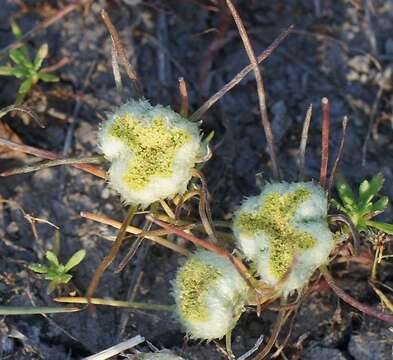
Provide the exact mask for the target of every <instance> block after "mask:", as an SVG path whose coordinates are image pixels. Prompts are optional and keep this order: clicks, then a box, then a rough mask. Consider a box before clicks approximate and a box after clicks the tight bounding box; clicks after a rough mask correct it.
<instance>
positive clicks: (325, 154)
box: [319, 97, 330, 188]
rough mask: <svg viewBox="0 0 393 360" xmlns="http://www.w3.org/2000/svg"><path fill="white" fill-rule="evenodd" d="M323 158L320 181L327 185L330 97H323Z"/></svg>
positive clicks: (324, 185) (323, 185)
mask: <svg viewBox="0 0 393 360" xmlns="http://www.w3.org/2000/svg"><path fill="white" fill-rule="evenodd" d="M322 116H323V118H322V158H321V169H320V174H319V182H320V184H321V186H322V187H323V188H325V187H326V177H327V170H328V161H329V130H330V106H329V100H328V98H326V97H324V98H322Z"/></svg>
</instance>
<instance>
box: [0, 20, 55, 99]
mask: <svg viewBox="0 0 393 360" xmlns="http://www.w3.org/2000/svg"><path fill="white" fill-rule="evenodd" d="M11 29H12V33H13V34H14V36H15V38H16V39H20V38H21V37H22V35H23V34H22V31H21V29H20V27H19V26H18V24H17V23H16V22H15V21H14V20H12V21H11ZM8 55H9V57H10V59H11V60H12V62H13V63H14V64H13V65H10V64H7V65H4V66H0V76H14V77H16V78H17V79H20V80H21V81H22V83H21V84H20V86H19V89H18V95H17V97H16V101H15V104H21V103H22V102H23V100H24V99H25V97H26V95H27V94H28V92H29V91H30V90H31V88H32V87H33V86H34V85H35V84H36V83H37V82H38V81H40V80H41V81H44V82H54V81H59V78H58V77H57V76H55V75H53V74H50V73H48V72H45V71H43V70H42V69H41V67H42V64H43V62H44V60H45V58H46V57H47V56H48V44H43V45H41V47H40V48H39V49H38V51H37V53H36V55H35V58H34V59H33V60H32V59H31V58H30V54H29V51H28V49H27V46H26V45H24V44H22V45H21V46H19V47H17V48H14V49H11V50H10V51H9V54H8Z"/></svg>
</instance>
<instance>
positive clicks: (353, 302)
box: [320, 266, 393, 324]
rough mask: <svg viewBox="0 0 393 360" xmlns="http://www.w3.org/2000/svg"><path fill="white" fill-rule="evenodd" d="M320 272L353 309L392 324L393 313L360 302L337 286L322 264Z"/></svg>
mask: <svg viewBox="0 0 393 360" xmlns="http://www.w3.org/2000/svg"><path fill="white" fill-rule="evenodd" d="M320 271H321V273H322V274H323V276H324V278H325V280H326V282H327V283H328V285H329V287H330V288H331V289H332V290H333V291H334V293H335V294H336V295H337V296H338V297H339V298H340V299H342V300H344V301H345V302H346V303H347V304H349V305H351V306H353V307H354V308H355V309H358V310H359V311H361V312H362V313H364V314H366V315H369V316H373V317H375V318H377V319H379V320H382V321H385V322H387V323H389V324H393V315H390V314H385V313H383V312H380V311H378V310H375V309H373V308H371V307H369V306H367V305H365V304H362V303H360V302H359V301H357V300H356V299H354V298H353V297H352V296H350V295H348V294H347V293H346V292H345V291H344V290H343V289H341V288H340V287H338V286H337V285H336V283H335V282H334V280H333V277H332V275H331V274H330V272H329V270H328V269H327V267H326V266H322V267H321V268H320Z"/></svg>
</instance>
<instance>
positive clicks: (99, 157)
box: [0, 155, 105, 176]
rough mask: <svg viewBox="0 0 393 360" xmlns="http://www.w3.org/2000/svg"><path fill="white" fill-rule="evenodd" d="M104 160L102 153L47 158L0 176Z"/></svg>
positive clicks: (96, 162) (97, 162) (4, 172)
mask: <svg viewBox="0 0 393 360" xmlns="http://www.w3.org/2000/svg"><path fill="white" fill-rule="evenodd" d="M103 161H105V158H104V157H103V156H102V155H97V156H88V157H84V158H69V159H59V160H48V161H43V162H40V163H38V164H34V165H27V166H22V167H20V168H16V169H11V170H6V171H3V172H2V173H0V176H11V175H18V174H26V173H30V172H33V171H39V170H43V169H47V168H50V167H54V166H60V165H75V164H99V163H102V162H103Z"/></svg>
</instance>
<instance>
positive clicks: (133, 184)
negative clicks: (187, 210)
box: [99, 100, 201, 206]
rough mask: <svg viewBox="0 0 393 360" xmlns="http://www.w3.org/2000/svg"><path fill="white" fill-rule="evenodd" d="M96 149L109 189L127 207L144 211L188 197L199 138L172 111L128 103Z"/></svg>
mask: <svg viewBox="0 0 393 360" xmlns="http://www.w3.org/2000/svg"><path fill="white" fill-rule="evenodd" d="M99 143H100V148H101V150H102V152H103V153H104V155H105V157H106V158H107V159H108V160H109V161H111V166H110V169H109V181H110V183H111V185H112V187H113V188H114V189H115V190H116V191H118V192H119V193H120V195H121V196H122V198H123V200H124V201H125V202H126V203H130V204H141V205H143V206H148V205H150V204H151V203H153V202H155V201H157V200H161V199H165V198H168V197H173V196H175V195H177V194H182V193H184V192H185V191H186V189H187V185H188V182H189V180H190V179H191V170H192V168H193V166H194V164H195V161H196V158H197V156H198V152H199V151H200V143H201V137H200V133H199V129H198V125H197V124H195V123H192V122H190V121H188V120H187V119H185V118H183V117H181V116H180V115H179V114H177V113H175V112H174V111H172V110H171V109H169V108H166V107H163V106H161V105H157V106H152V105H150V103H149V102H148V101H146V100H140V101H134V100H132V101H130V102H128V103H126V104H124V105H122V106H121V107H120V108H119V109H118V110H117V111H116V112H115V113H114V114H113V115H112V116H111V117H110V118H109V120H108V121H106V122H105V123H104V124H103V126H102V127H101V129H100V133H99Z"/></svg>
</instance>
